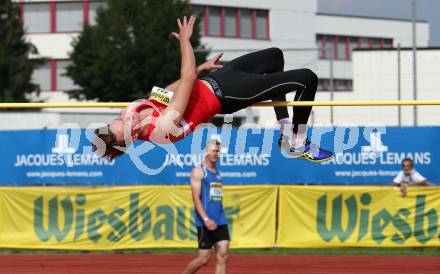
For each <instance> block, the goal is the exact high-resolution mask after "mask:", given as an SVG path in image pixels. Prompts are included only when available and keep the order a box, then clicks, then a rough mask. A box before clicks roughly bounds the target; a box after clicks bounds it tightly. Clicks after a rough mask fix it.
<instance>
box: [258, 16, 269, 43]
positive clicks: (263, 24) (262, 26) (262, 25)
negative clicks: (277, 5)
mask: <svg viewBox="0 0 440 274" xmlns="http://www.w3.org/2000/svg"><path fill="white" fill-rule="evenodd" d="M256 17H257V23H256V35H257V38H258V39H267V37H268V36H269V35H268V33H267V32H268V28H267V26H268V25H269V20H268V19H269V16H268V12H267V11H266V10H257V14H256Z"/></svg>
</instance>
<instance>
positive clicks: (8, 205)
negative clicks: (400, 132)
mask: <svg viewBox="0 0 440 274" xmlns="http://www.w3.org/2000/svg"><path fill="white" fill-rule="evenodd" d="M276 195H277V188H276V186H258V187H252V188H249V187H245V186H227V187H224V200H223V201H224V207H225V211H226V215H227V219H228V226H229V231H230V235H231V240H232V243H231V247H233V248H234V247H272V246H273V244H274V241H275V208H276ZM194 214H195V212H194V209H193V203H192V198H191V189H190V187H189V186H138V187H136V186H132V187H111V188H106V187H99V188H62V187H1V188H0V220H1V226H0V247H2V248H33V249H85V250H110V249H131V248H155V247H194V248H196V247H197V230H196V227H195V219H194V218H195V217H194Z"/></svg>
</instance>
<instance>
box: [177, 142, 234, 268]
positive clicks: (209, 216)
mask: <svg viewBox="0 0 440 274" xmlns="http://www.w3.org/2000/svg"><path fill="white" fill-rule="evenodd" d="M205 152H206V156H205V160H204V161H203V164H202V165H201V166H197V167H195V168H194V169H193V170H192V172H191V190H192V199H193V202H194V207H195V209H196V225H197V238H198V241H199V245H198V247H199V255H198V257H197V258H196V259H194V260H193V261H191V262H190V263H189V264H188V265H187V266H186V268H185V270H184V271H183V273H185V274H186V273H195V272H196V271H197V270H199V269H200V268H201V267H202V266H204V265H206V264H207V263H208V261H209V259H210V258H211V254H212V247H213V246H214V248H215V253H216V255H217V265H216V269H215V273H217V274H221V273H226V265H227V259H228V250H229V230H228V222H227V220H226V214H225V210H224V208H223V203H222V200H223V189H222V183H221V177H220V173H219V172H218V170H217V168H216V163H217V161H218V159H219V152H220V142H219V141H217V140H210V141H208V143H207V144H206V148H205Z"/></svg>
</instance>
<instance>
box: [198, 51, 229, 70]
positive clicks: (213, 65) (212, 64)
mask: <svg viewBox="0 0 440 274" xmlns="http://www.w3.org/2000/svg"><path fill="white" fill-rule="evenodd" d="M222 56H223V52H220V53H219V54H217V55H216V56H214V57H212V58H211V59H209V60H207V61H206V62H205V63H203V64H201V65H200V66H198V67H197V73H200V72H202V71H209V70H211V69H221V68H223V65H220V64H217V62H218V61H219V60H220V58H222Z"/></svg>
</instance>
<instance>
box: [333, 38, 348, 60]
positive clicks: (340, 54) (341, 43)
mask: <svg viewBox="0 0 440 274" xmlns="http://www.w3.org/2000/svg"><path fill="white" fill-rule="evenodd" d="M345 42H346V41H345V37H336V45H337V47H338V50H337V52H336V58H335V59H339V60H347V59H348V56H347V55H346V53H347V50H346V49H345V44H346V43H345Z"/></svg>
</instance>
